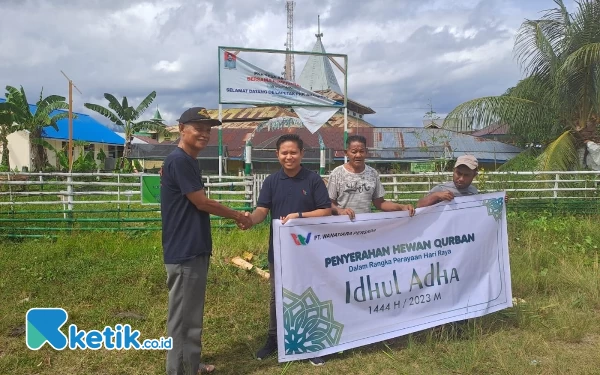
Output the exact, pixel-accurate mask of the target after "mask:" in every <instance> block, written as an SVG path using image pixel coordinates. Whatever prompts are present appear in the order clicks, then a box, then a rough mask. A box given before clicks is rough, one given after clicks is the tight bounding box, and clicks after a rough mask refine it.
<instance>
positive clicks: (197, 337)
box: [165, 255, 210, 375]
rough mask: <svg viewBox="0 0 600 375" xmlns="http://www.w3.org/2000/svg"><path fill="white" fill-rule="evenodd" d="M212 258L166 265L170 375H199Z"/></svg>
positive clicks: (168, 365) (208, 256)
mask: <svg viewBox="0 0 600 375" xmlns="http://www.w3.org/2000/svg"><path fill="white" fill-rule="evenodd" d="M209 263H210V255H201V256H198V257H196V258H194V259H191V260H188V261H187V262H185V263H182V264H166V265H165V267H166V269H167V286H168V288H169V315H168V317H167V336H168V337H171V338H172V340H173V348H172V349H171V350H169V351H168V352H167V374H169V375H188V374H190V375H196V374H197V373H198V368H199V367H200V353H201V351H202V322H203V317H204V297H205V293H206V279H207V276H208V266H209Z"/></svg>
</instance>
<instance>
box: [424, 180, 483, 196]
mask: <svg viewBox="0 0 600 375" xmlns="http://www.w3.org/2000/svg"><path fill="white" fill-rule="evenodd" d="M441 191H449V192H451V193H452V194H454V196H455V197H461V196H467V195H475V194H479V191H478V190H477V188H476V187H475V186H473V185H469V186H468V187H467V188H466V189H460V190H459V189H457V188H456V185H454V182H453V181H448V182H445V183H443V184H441V185H437V186H435V187H434V188H433V189H431V191H429V193H430V194H431V193H437V192H441Z"/></svg>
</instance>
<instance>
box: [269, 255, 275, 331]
mask: <svg viewBox="0 0 600 375" xmlns="http://www.w3.org/2000/svg"><path fill="white" fill-rule="evenodd" d="M274 268H275V266H274V265H273V263H271V262H269V275H270V277H269V281H270V283H271V300H270V302H269V335H271V336H275V337H277V313H276V312H275V269H274Z"/></svg>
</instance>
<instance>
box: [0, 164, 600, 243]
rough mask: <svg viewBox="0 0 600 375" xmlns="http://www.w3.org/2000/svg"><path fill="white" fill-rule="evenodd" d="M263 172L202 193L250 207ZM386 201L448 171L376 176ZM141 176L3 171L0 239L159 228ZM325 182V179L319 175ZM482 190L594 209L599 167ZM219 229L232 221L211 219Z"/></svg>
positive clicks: (422, 189) (530, 203) (493, 178)
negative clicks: (143, 191) (145, 201)
mask: <svg viewBox="0 0 600 375" xmlns="http://www.w3.org/2000/svg"><path fill="white" fill-rule="evenodd" d="M266 177H267V175H264V174H257V175H254V176H221V177H218V176H205V177H204V183H205V187H206V194H207V196H208V197H209V198H211V199H215V200H217V201H219V202H222V203H223V204H226V205H228V206H230V207H232V208H234V209H237V210H251V209H252V208H254V207H255V206H256V201H257V199H258V193H259V191H260V188H261V186H262V184H263V182H264V180H265V178H266ZM380 177H381V181H382V184H383V186H384V188H385V190H386V199H388V200H393V201H398V202H404V203H412V204H415V203H416V201H417V200H418V199H419V198H421V197H423V196H424V195H426V194H427V193H428V192H429V190H430V189H431V188H433V187H434V186H435V185H437V184H440V183H443V182H446V181H451V180H452V173H451V172H450V173H447V172H441V173H419V174H386V175H381V176H380ZM141 178H142V174H113V173H72V174H69V173H18V174H15V173H2V174H0V236H3V237H46V236H49V235H50V236H52V235H56V234H57V233H60V232H70V231H105V230H111V231H114V230H118V231H137V230H160V220H161V219H160V207H159V206H158V205H157V204H142V203H141ZM323 179H324V180H325V182H326V183H327V180H328V178H327V176H323ZM474 185H475V186H477V187H478V188H479V190H480V191H481V192H482V193H485V192H491V191H501V190H504V191H506V193H507V195H508V196H509V198H510V201H509V205H508V206H507V207H509V209H526V210H550V211H552V210H560V211H561V212H562V211H570V212H575V213H586V214H595V213H600V199H599V197H600V172H596V171H578V172H485V171H482V172H480V174H479V175H478V177H477V178H476V180H475V181H474ZM211 219H212V220H213V221H214V225H215V226H217V227H232V226H234V223H233V222H232V221H231V220H226V219H222V218H218V217H212V218H211Z"/></svg>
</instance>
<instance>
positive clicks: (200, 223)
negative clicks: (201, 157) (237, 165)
mask: <svg viewBox="0 0 600 375" xmlns="http://www.w3.org/2000/svg"><path fill="white" fill-rule="evenodd" d="M203 189H204V184H203V182H202V173H201V171H200V166H199V165H198V161H197V160H196V159H194V158H193V157H191V156H190V155H188V154H187V153H186V152H185V151H183V150H182V149H181V148H179V147H177V148H175V150H173V152H171V153H170V154H169V155H168V156H167V158H166V159H165V162H164V165H163V172H162V177H161V188H160V210H161V216H162V245H163V258H164V262H165V264H175V263H183V262H185V261H188V260H190V259H193V258H195V257H197V256H198V255H210V254H211V253H212V237H211V232H210V214H209V213H208V212H205V211H200V210H198V209H197V208H196V206H195V205H194V204H193V203H192V202H191V201H190V200H189V199H188V198H187V196H186V194H188V193H192V192H194V191H198V190H203Z"/></svg>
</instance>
